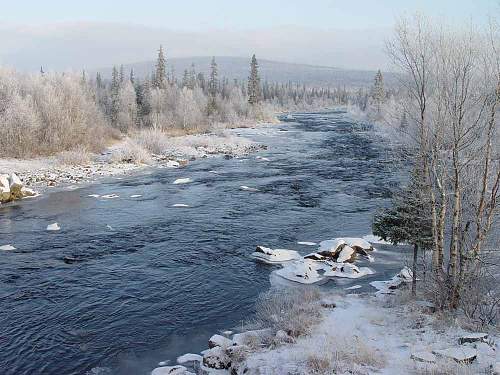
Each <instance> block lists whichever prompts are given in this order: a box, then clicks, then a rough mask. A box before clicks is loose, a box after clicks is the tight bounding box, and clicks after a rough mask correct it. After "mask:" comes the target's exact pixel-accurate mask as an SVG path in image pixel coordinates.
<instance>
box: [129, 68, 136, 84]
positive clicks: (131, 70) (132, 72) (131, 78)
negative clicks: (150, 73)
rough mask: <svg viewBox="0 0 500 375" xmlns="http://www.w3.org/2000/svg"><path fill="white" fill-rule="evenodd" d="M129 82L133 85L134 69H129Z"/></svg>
mask: <svg viewBox="0 0 500 375" xmlns="http://www.w3.org/2000/svg"><path fill="white" fill-rule="evenodd" d="M129 81H130V83H132V84H134V83H135V75H134V68H130V75H129Z"/></svg>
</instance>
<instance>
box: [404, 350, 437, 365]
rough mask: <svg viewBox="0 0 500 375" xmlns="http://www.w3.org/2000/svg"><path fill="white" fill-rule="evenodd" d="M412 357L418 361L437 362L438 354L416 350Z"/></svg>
mask: <svg viewBox="0 0 500 375" xmlns="http://www.w3.org/2000/svg"><path fill="white" fill-rule="evenodd" d="M410 358H411V359H413V360H414V361H417V362H424V363H436V356H435V355H434V354H432V353H431V352H414V353H412V354H411V357H410Z"/></svg>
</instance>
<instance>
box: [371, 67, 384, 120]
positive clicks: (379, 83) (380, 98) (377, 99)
mask: <svg viewBox="0 0 500 375" xmlns="http://www.w3.org/2000/svg"><path fill="white" fill-rule="evenodd" d="M371 94H372V95H371V96H372V99H373V102H374V103H375V108H376V109H377V113H378V114H380V112H381V109H382V103H383V102H384V99H385V90H384V78H383V76H382V72H381V71H380V69H379V70H378V71H377V74H375V79H374V81H373V88H372V93H371Z"/></svg>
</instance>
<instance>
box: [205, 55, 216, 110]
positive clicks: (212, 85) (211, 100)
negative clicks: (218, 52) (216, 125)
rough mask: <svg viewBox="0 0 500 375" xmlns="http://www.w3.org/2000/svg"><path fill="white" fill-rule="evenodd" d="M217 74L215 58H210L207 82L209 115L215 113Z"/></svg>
mask: <svg viewBox="0 0 500 375" xmlns="http://www.w3.org/2000/svg"><path fill="white" fill-rule="evenodd" d="M218 76H219V73H218V72H217V63H216V62H215V57H212V62H211V63H210V79H209V81H208V108H207V112H208V114H209V115H211V114H213V113H214V112H215V111H217V91H218V90H219V79H218Z"/></svg>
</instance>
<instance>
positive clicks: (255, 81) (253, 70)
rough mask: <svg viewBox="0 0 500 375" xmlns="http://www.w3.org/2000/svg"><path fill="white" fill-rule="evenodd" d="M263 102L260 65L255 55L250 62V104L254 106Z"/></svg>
mask: <svg viewBox="0 0 500 375" xmlns="http://www.w3.org/2000/svg"><path fill="white" fill-rule="evenodd" d="M260 100H261V89H260V77H259V64H258V62H257V58H256V57H255V55H253V56H252V61H251V62H250V77H248V102H249V103H250V104H252V105H255V104H257V103H259V102H260Z"/></svg>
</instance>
